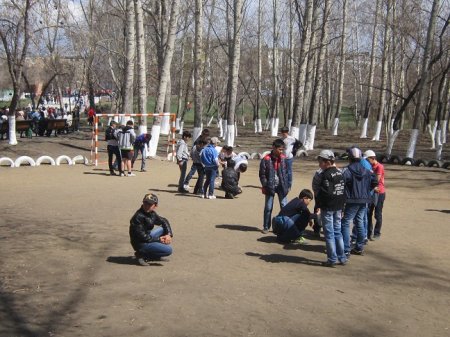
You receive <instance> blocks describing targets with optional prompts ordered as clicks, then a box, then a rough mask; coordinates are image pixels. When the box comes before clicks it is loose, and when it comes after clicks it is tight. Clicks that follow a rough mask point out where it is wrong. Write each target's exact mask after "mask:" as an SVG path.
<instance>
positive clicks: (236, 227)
mask: <svg viewBox="0 0 450 337" xmlns="http://www.w3.org/2000/svg"><path fill="white" fill-rule="evenodd" d="M216 228H222V229H229V230H232V231H243V232H259V229H258V228H256V227H251V226H244V225H232V224H222V225H216Z"/></svg>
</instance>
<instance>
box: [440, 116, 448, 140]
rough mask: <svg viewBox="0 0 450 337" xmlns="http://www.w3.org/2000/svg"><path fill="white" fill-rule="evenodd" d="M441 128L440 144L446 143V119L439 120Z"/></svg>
mask: <svg viewBox="0 0 450 337" xmlns="http://www.w3.org/2000/svg"><path fill="white" fill-rule="evenodd" d="M441 130H442V136H441V139H442V144H446V143H447V120H441Z"/></svg>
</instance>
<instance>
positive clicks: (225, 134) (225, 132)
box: [220, 119, 227, 139]
mask: <svg viewBox="0 0 450 337" xmlns="http://www.w3.org/2000/svg"><path fill="white" fill-rule="evenodd" d="M220 125H222V130H221V131H220V132H221V134H222V136H221V137H222V138H223V139H226V137H227V120H226V119H222V122H221V123H220Z"/></svg>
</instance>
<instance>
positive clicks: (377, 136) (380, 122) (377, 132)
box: [372, 121, 383, 142]
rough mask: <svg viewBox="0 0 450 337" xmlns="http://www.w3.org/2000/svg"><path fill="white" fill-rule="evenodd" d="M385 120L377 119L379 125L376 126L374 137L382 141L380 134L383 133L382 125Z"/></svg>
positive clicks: (377, 140)
mask: <svg viewBox="0 0 450 337" xmlns="http://www.w3.org/2000/svg"><path fill="white" fill-rule="evenodd" d="M382 124H383V122H382V121H377V125H376V128H375V134H374V136H373V138H372V140H374V141H376V142H379V141H380V135H381V126H382Z"/></svg>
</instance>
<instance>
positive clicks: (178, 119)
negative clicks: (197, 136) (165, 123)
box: [175, 117, 182, 133]
mask: <svg viewBox="0 0 450 337" xmlns="http://www.w3.org/2000/svg"><path fill="white" fill-rule="evenodd" d="M180 120H181V118H180V117H177V118H176V119H175V129H177V130H180ZM179 133H182V132H179Z"/></svg>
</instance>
